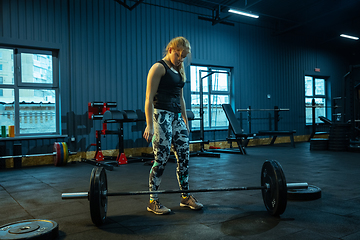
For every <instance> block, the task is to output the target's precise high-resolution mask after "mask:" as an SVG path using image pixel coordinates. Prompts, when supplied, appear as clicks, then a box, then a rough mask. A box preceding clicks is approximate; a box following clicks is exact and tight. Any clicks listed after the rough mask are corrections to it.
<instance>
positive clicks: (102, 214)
mask: <svg viewBox="0 0 360 240" xmlns="http://www.w3.org/2000/svg"><path fill="white" fill-rule="evenodd" d="M89 201H90V214H91V220H92V222H93V223H94V224H95V225H96V226H100V225H102V224H103V223H105V221H106V212H107V202H108V199H107V179H106V172H105V169H104V168H103V167H94V168H93V170H92V172H91V177H90V191H89Z"/></svg>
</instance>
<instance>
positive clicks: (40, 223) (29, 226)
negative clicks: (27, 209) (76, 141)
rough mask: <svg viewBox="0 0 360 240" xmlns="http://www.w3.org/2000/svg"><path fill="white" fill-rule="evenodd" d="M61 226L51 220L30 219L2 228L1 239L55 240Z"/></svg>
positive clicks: (0, 227)
mask: <svg viewBox="0 0 360 240" xmlns="http://www.w3.org/2000/svg"><path fill="white" fill-rule="evenodd" d="M58 235H59V225H58V224H57V223H56V222H54V221H51V220H41V219H30V220H23V221H18V222H13V223H9V224H6V225H3V226H0V239H44V240H49V239H55V238H57V236H58Z"/></svg>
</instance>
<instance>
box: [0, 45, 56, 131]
mask: <svg viewBox="0 0 360 240" xmlns="http://www.w3.org/2000/svg"><path fill="white" fill-rule="evenodd" d="M0 52H1V55H2V59H0V64H2V66H3V71H2V72H1V73H0V79H1V80H0V122H1V125H5V126H7V127H8V126H11V125H14V126H15V135H16V136H19V135H20V136H21V135H23V136H26V135H34V134H36V135H43V134H47V135H49V134H59V133H60V131H59V123H58V119H59V117H58V116H59V110H58V109H59V107H58V105H59V103H58V99H59V94H58V92H59V91H58V75H59V74H58V66H57V65H58V60H57V54H56V52H55V51H54V52H52V51H44V50H34V49H31V50H30V49H15V48H14V49H11V48H0ZM14 69H17V70H16V71H14ZM14 79H15V81H14Z"/></svg>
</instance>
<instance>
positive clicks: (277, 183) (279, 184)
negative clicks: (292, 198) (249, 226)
mask: <svg viewBox="0 0 360 240" xmlns="http://www.w3.org/2000/svg"><path fill="white" fill-rule="evenodd" d="M267 184H268V185H269V186H270V188H269V189H262V190H261V192H262V197H263V200H264V204H265V207H266V209H267V211H268V212H269V213H270V214H271V215H273V216H279V215H281V214H283V213H284V211H285V209H286V204H287V197H286V194H287V186H286V179H285V175H284V172H283V170H282V167H281V165H280V163H278V162H277V161H276V160H266V161H265V162H264V164H263V166H262V169H261V186H266V185H267Z"/></svg>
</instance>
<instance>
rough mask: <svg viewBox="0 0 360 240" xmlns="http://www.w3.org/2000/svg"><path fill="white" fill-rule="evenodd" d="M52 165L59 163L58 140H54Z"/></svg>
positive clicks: (59, 150)
mask: <svg viewBox="0 0 360 240" xmlns="http://www.w3.org/2000/svg"><path fill="white" fill-rule="evenodd" d="M54 153H55V155H54V165H55V166H60V164H61V148H60V143H59V142H54Z"/></svg>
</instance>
